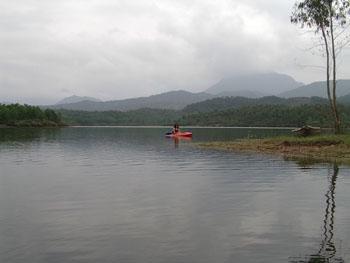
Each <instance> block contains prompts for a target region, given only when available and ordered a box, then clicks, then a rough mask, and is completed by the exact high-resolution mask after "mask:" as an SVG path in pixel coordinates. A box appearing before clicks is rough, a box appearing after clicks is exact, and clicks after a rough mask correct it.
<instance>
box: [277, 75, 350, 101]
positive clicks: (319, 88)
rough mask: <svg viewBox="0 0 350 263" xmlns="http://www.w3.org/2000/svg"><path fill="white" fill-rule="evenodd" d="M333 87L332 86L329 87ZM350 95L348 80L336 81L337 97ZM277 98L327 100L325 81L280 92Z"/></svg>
mask: <svg viewBox="0 0 350 263" xmlns="http://www.w3.org/2000/svg"><path fill="white" fill-rule="evenodd" d="M331 86H333V85H331ZM348 94H350V79H340V80H338V81H337V97H342V96H345V95H348ZM278 96H279V97H284V98H292V97H312V96H318V97H323V98H327V86H326V81H316V82H312V83H310V84H308V85H304V86H302V87H299V88H296V89H292V90H289V91H285V92H281V93H280V94H278Z"/></svg>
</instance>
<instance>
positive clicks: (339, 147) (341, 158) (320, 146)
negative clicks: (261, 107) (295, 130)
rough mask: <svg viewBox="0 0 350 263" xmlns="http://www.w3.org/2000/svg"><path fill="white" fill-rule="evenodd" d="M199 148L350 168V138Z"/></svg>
mask: <svg viewBox="0 0 350 263" xmlns="http://www.w3.org/2000/svg"><path fill="white" fill-rule="evenodd" d="M198 146H199V147H202V148H209V149H218V150H228V151H236V152H259V153H266V154H278V155H281V156H283V157H284V158H286V159H293V160H309V161H310V162H337V163H343V164H350V134H345V135H331V134H325V135H316V136H309V137H300V136H279V137H272V138H265V139H249V138H248V139H239V140H234V141H230V142H208V143H200V144H198Z"/></svg>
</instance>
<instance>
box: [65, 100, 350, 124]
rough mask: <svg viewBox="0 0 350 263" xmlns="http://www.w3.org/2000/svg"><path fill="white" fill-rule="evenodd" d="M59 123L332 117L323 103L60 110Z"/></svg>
mask: <svg viewBox="0 0 350 263" xmlns="http://www.w3.org/2000/svg"><path fill="white" fill-rule="evenodd" d="M341 112H342V113H343V119H344V124H345V125H346V126H349V124H350V107H349V106H347V107H345V106H342V107H341ZM59 113H60V114H61V115H62V118H63V121H64V122H66V123H68V124H71V125H172V124H173V123H174V122H178V123H179V124H181V125H193V126H245V127H252V126H256V127H263V126H264V127H266V126H269V127H282V126H284V127H299V126H302V125H305V124H308V125H314V126H320V127H329V126H330V124H331V123H332V121H331V120H332V116H331V115H330V112H329V109H328V107H327V105H325V104H317V105H299V106H288V105H254V106H243V107H240V108H231V109H228V110H221V111H215V110H214V111H211V112H193V113H188V112H186V111H175V110H157V109H140V110H135V111H127V112H119V111H106V112H86V111H68V110H61V111H59Z"/></svg>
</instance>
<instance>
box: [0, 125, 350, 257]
mask: <svg viewBox="0 0 350 263" xmlns="http://www.w3.org/2000/svg"><path fill="white" fill-rule="evenodd" d="M165 131H166V129H159V128H158V129H155V128H153V129H145V128H134V129H132V128H67V129H62V130H50V129H48V130H40V129H33V130H14V129H1V130H0V138H1V139H0V262H4V263H12V262H26V263H42V262H65V263H68V262H91V263H92V262H93V263H102V262H118V263H119V262H122V263H123V262H130V263H133V262H150V263H157V262H166V263H171V262H174V263H175V262H189V263H190V262H198V263H206V262H208V263H209V262H210V263H211V262H269V263H275V262H276V263H277V262H349V261H350V227H349V226H350V202H349V199H350V191H349V189H350V170H349V168H348V167H336V166H333V165H332V164H318V165H315V166H312V167H311V168H305V167H300V166H298V164H296V163H295V162H292V161H284V160H283V159H281V158H279V157H274V156H268V155H258V154H237V153H228V152H220V151H213V150H202V149H198V148H195V147H193V146H192V145H191V142H188V141H180V142H178V143H176V142H174V141H173V140H171V139H165V138H163V136H162V134H163V133H164V132H165ZM284 132H286V131H276V130H246V129H195V130H194V133H195V137H194V140H193V141H207V140H227V139H232V138H234V137H246V136H247V135H248V134H249V136H251V137H259V136H266V135H271V134H278V133H284Z"/></svg>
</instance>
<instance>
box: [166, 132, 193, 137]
mask: <svg viewBox="0 0 350 263" xmlns="http://www.w3.org/2000/svg"><path fill="white" fill-rule="evenodd" d="M165 137H169V138H177V137H187V138H188V137H192V132H177V133H171V132H168V133H166V134H165Z"/></svg>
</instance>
